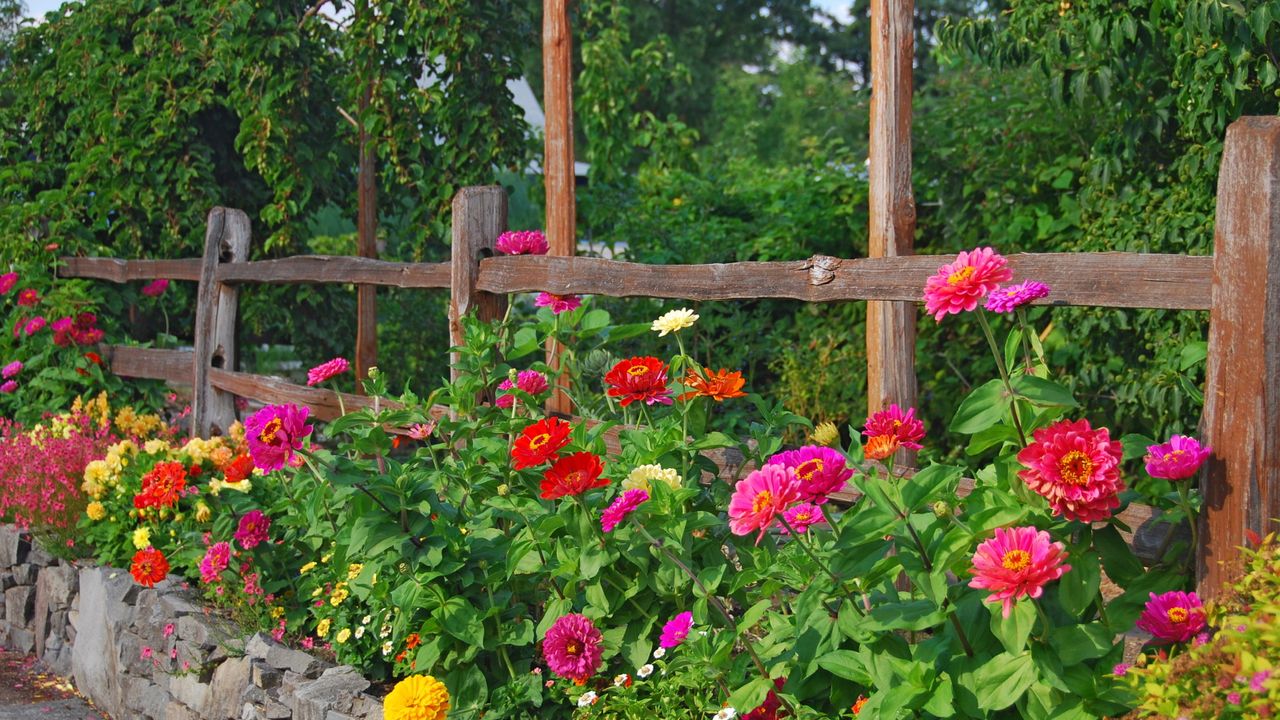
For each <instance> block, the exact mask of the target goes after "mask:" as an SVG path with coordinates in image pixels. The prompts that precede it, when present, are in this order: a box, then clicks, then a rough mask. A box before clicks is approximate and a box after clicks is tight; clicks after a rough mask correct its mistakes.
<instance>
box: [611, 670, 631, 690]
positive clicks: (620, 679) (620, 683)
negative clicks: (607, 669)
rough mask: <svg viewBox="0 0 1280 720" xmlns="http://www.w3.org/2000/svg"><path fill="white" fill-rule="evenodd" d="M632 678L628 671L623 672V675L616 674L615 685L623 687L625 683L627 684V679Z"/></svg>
mask: <svg viewBox="0 0 1280 720" xmlns="http://www.w3.org/2000/svg"><path fill="white" fill-rule="evenodd" d="M630 679H631V676H630V675H627V674H626V673H622V674H621V675H615V676H614V677H613V686H614V687H622V686H623V685H626V684H627V681H628V680H630Z"/></svg>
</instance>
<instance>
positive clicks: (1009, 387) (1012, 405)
mask: <svg viewBox="0 0 1280 720" xmlns="http://www.w3.org/2000/svg"><path fill="white" fill-rule="evenodd" d="M977 315H978V324H979V325H981V326H982V334H983V335H985V336H986V337H987V344H988V345H990V346H991V354H992V355H993V356H994V357H995V359H996V369H997V370H999V371H1000V380H1002V381H1003V382H1004V389H1005V390H1006V391H1007V392H1008V393H1009V414H1010V415H1012V416H1013V427H1014V429H1015V430H1017V431H1018V439H1019V440H1021V441H1022V446H1023V447H1026V446H1027V434H1026V433H1024V432H1023V431H1022V420H1021V419H1020V418H1019V417H1018V394H1017V393H1016V392H1014V390H1013V383H1011V382H1010V381H1009V370H1008V369H1007V368H1006V367H1005V366H1004V357H1003V356H1002V355H1001V354H1000V347H999V346H998V345H997V344H996V336H995V333H993V332H991V324H990V323H988V322H987V316H986V313H984V312H982V311H978V313H977Z"/></svg>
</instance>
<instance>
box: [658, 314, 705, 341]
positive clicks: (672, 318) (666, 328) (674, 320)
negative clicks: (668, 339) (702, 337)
mask: <svg viewBox="0 0 1280 720" xmlns="http://www.w3.org/2000/svg"><path fill="white" fill-rule="evenodd" d="M697 320H698V316H697V315H695V314H694V313H693V311H692V310H690V309H689V308H680V309H679V310H671V311H670V312H668V313H667V314H665V315H663V316H662V317H660V318H658V319H657V320H654V321H653V325H652V326H651V327H650V329H651V330H653V331H654V332H656V333H658V337H664V336H666V334H667V333H669V332H677V331H680V330H683V329H685V328H687V327H692V326H693V324H694V323H695V322H697Z"/></svg>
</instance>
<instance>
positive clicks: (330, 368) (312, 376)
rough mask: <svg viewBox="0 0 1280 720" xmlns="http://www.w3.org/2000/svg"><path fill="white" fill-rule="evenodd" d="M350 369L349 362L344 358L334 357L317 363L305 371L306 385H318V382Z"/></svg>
mask: <svg viewBox="0 0 1280 720" xmlns="http://www.w3.org/2000/svg"><path fill="white" fill-rule="evenodd" d="M350 369H351V363H349V362H347V359H346V358H340V357H336V358H334V359H332V360H330V361H328V362H323V363H320V364H319V365H317V366H315V367H313V368H311V369H310V370H308V371H307V385H319V384H320V383H322V382H324V381H325V380H328V379H329V378H332V377H334V376H336V375H341V374H342V373H344V372H346V371H348V370H350Z"/></svg>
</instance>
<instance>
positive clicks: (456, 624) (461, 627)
mask: <svg viewBox="0 0 1280 720" xmlns="http://www.w3.org/2000/svg"><path fill="white" fill-rule="evenodd" d="M432 616H433V617H435V618H436V619H437V620H439V621H440V626H441V627H442V628H444V631H445V632H447V633H449V634H450V635H452V636H454V637H455V638H457V639H459V640H461V641H462V642H464V643H467V644H468V645H474V646H477V647H480V646H483V645H484V624H483V623H482V622H481V621H480V616H479V615H478V614H477V613H476V609H475V608H474V607H472V606H471V604H470V603H468V602H467V601H466V600H463V599H462V598H457V597H455V598H449V599H448V600H446V601H445V603H444V605H443V606H442V607H440V608H438V609H437V610H436V611H435V612H433V613H432Z"/></svg>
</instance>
